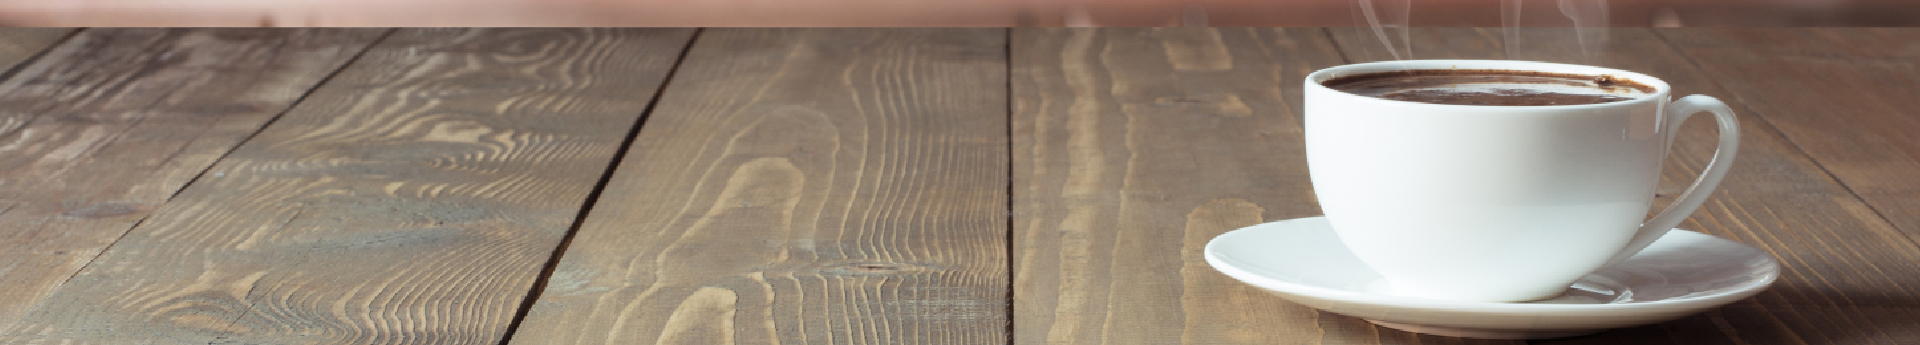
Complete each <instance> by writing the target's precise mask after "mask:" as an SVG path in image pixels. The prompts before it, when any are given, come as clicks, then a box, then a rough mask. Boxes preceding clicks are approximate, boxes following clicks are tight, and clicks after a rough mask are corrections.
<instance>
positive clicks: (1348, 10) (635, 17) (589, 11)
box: [0, 0, 1920, 26]
mask: <svg viewBox="0 0 1920 345" xmlns="http://www.w3.org/2000/svg"><path fill="white" fill-rule="evenodd" d="M1356 1H1363V0H0V25H12V26H1180V25H1187V26H1203V25H1204V26H1353V25H1356V24H1360V25H1364V23H1365V22H1364V20H1356V18H1358V17H1357V16H1356V14H1357V13H1358V12H1359V11H1358V9H1359V6H1357V5H1356V4H1357V3H1356ZM1364 1H1374V4H1376V5H1378V6H1383V7H1391V6H1397V5H1405V6H1406V8H1407V9H1408V10H1410V16H1408V23H1407V24H1408V25H1411V26H1501V15H1500V13H1501V12H1500V10H1501V6H1502V0H1405V1H1402V0H1364ZM1556 1H1560V0H1520V2H1521V3H1522V4H1523V5H1522V6H1521V8H1522V15H1521V16H1520V19H1521V20H1520V25H1521V26H1567V25H1571V24H1572V22H1571V21H1570V20H1568V19H1567V17H1566V16H1565V15H1563V14H1562V13H1560V12H1559V11H1557V10H1556ZM1569 1H1604V2H1605V3H1606V8H1607V9H1608V19H1607V24H1608V25H1610V26H1920V0H1690V1H1689V0H1569Z"/></svg>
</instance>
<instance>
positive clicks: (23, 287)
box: [0, 29, 385, 327]
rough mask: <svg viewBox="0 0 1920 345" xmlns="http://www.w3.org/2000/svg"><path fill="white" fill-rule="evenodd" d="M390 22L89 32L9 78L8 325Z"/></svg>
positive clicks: (0, 195) (5, 50)
mask: <svg viewBox="0 0 1920 345" xmlns="http://www.w3.org/2000/svg"><path fill="white" fill-rule="evenodd" d="M32 32H42V31H32ZM384 32H385V30H252V29H231V30H121V29H97V30H87V31H86V32H84V33H81V34H79V35H78V36H75V37H74V38H73V39H72V40H70V41H68V42H66V44H64V45H61V46H60V47H58V48H57V49H54V50H52V51H49V52H48V53H47V54H46V55H45V56H43V57H42V58H41V59H39V60H38V61H37V62H34V63H32V64H31V65H28V66H24V67H23V68H22V69H21V71H20V72H19V73H18V74H16V75H15V76H14V77H13V78H12V79H10V80H7V81H6V82H5V83H4V84H0V109H4V110H0V205H4V206H0V208H4V211H0V291H4V293H0V327H4V326H5V325H9V324H13V323H14V321H16V320H18V319H19V318H20V316H21V315H22V313H24V312H26V310H27V309H28V308H29V307H31V306H33V305H35V304H38V303H40V302H41V301H42V300H43V299H45V298H46V297H47V296H48V295H49V294H51V293H52V292H53V291H54V289H56V288H57V287H59V286H60V284H62V283H63V282H65V281H66V280H67V279H69V278H70V277H72V276H73V275H74V273H75V272H78V271H79V270H80V269H81V267H84V266H86V265H87V263H88V262H90V261H92V260H93V259H94V257H95V256H97V255H99V254H100V252H101V251H102V250H105V249H106V248H107V247H108V246H111V245H112V244H113V243H114V241H115V240H117V239H119V238H120V237H121V236H122V235H124V234H126V233H127V231H128V230H129V229H131V228H133V226H134V224H137V223H139V222H140V221H141V220H142V219H145V218H147V216H148V215H151V214H152V212H153V210H154V209H155V208H157V207H159V206H160V205H161V204H162V203H165V202H166V201H167V199H169V198H171V197H172V196H173V195H174V193H176V192H178V191H179V190H180V189H181V188H182V187H184V186H186V185H187V184H188V183H189V182H190V181H193V179H194V178H195V177H196V176H199V174H200V173H201V172H203V171H205V170H206V169H207V167H208V166H211V165H213V163H214V161H215V160H217V159H219V158H220V156H221V155H225V154H226V153H227V152H228V151H230V150H232V149H233V148H234V146H236V145H239V144H240V142H241V141H242V140H244V139H245V138H246V137H247V136H249V135H252V134H253V133H255V132H257V131H258V130H259V129H260V127H261V126H263V125H265V124H266V123H267V122H268V121H271V120H272V119H273V117H274V116H276V115H279V114H280V113H281V112H283V111H285V110H286V109H287V108H288V107H291V106H293V104H294V102H296V101H297V100H299V98H300V97H301V95H303V94H305V92H306V91H307V90H308V89H311V88H312V87H314V85H316V84H319V83H320V82H321V81H322V80H323V79H324V78H325V77H326V76H327V75H329V74H330V73H332V72H333V71H335V70H337V69H339V68H340V66H343V65H345V64H346V63H347V61H349V60H350V59H352V58H353V56H354V55H355V54H358V53H359V52H361V51H363V50H365V49H366V47H367V46H369V45H372V44H373V42H374V41H375V40H376V39H378V38H379V37H380V35H382V34H383V33H384ZM22 33H23V32H21V31H16V30H11V29H9V30H0V36H6V35H16V34H22ZM45 33H49V34H52V33H62V32H58V31H48V32H45ZM49 36H51V35H49ZM53 38H56V39H57V38H58V37H53ZM47 42H51V41H47ZM23 47H25V45H23V43H22V44H15V43H8V44H0V56H4V57H6V58H0V60H7V61H19V59H12V57H15V55H13V54H11V53H16V52H25V50H18V51H16V50H13V49H14V48H23ZM27 53H28V54H32V53H35V52H27ZM20 59H24V57H20ZM4 62H5V61H0V63H4Z"/></svg>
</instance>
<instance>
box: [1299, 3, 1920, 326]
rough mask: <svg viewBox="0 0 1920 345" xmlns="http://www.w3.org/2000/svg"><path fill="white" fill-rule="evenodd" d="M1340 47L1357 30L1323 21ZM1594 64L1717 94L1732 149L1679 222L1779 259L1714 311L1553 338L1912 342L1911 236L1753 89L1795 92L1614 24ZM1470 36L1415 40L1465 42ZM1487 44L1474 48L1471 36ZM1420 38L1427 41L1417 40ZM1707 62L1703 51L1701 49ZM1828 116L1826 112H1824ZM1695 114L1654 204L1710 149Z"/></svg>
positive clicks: (1572, 54)
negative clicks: (1744, 292)
mask: <svg viewBox="0 0 1920 345" xmlns="http://www.w3.org/2000/svg"><path fill="white" fill-rule="evenodd" d="M1332 33H1334V36H1335V38H1336V39H1337V41H1338V42H1340V43H1341V46H1342V47H1353V46H1356V45H1359V44H1362V43H1361V42H1362V40H1363V38H1361V37H1358V36H1353V35H1345V34H1341V33H1340V32H1339V31H1338V30H1335V31H1332ZM1500 34H1501V32H1500V31H1499V29H1471V28H1423V29H1417V30H1416V31H1415V33H1414V35H1415V38H1414V42H1416V47H1415V49H1416V50H1415V54H1416V56H1419V57H1421V58H1481V59H1486V58H1500V57H1502V54H1503V53H1502V52H1501V49H1498V47H1499V41H1498V39H1499V37H1500ZM1524 34H1525V35H1527V38H1526V39H1524V40H1523V42H1541V41H1551V40H1554V39H1565V38H1569V37H1573V36H1571V32H1569V31H1566V30H1565V29H1533V30H1527V31H1525V32H1524ZM1610 36H1611V38H1612V43H1611V44H1612V46H1611V47H1610V48H1609V49H1607V50H1605V51H1604V53H1603V54H1600V55H1599V56H1596V57H1593V59H1594V60H1597V64H1599V65H1602V66H1608V67H1616V68H1621V69H1627V70H1633V71H1640V72H1644V73H1647V74H1650V75H1654V76H1657V77H1660V78H1662V79H1664V80H1666V81H1667V82H1668V83H1670V84H1672V85H1673V87H1674V90H1675V91H1676V93H1678V94H1681V95H1686V94H1706V95H1712V96H1718V97H1719V98H1721V99H1722V100H1725V101H1728V102H1729V104H1730V105H1732V106H1733V108H1734V112H1735V113H1737V114H1739V115H1740V116H1741V119H1742V121H1741V134H1742V135H1741V145H1740V153H1739V158H1738V160H1736V161H1735V165H1734V167H1733V170H1732V172H1731V173H1729V174H1728V175H1727V179H1726V181H1724V182H1722V183H1721V185H1720V189H1719V191H1717V192H1716V193H1715V194H1714V195H1713V197H1711V198H1709V199H1707V203H1706V204H1705V205H1704V206H1701V208H1700V210H1699V211H1697V212H1695V213H1694V215H1693V218H1691V219H1690V220H1688V221H1687V222H1686V223H1683V224H1681V226H1680V227H1681V228H1685V229H1696V230H1700V231H1703V232H1707V233H1711V234H1714V235H1717V236H1720V237H1725V238H1729V239H1733V240H1735V241H1739V242H1742V243H1747V244H1750V245H1753V246H1755V247H1758V248H1760V249H1762V250H1765V251H1767V252H1769V253H1772V254H1773V255H1774V256H1776V257H1778V258H1780V259H1781V264H1782V268H1783V273H1782V274H1781V277H1780V281H1778V282H1776V283H1774V286H1773V288H1771V289H1770V290H1768V291H1766V292H1763V293H1762V294H1761V295H1759V296H1757V297H1755V298H1752V299H1748V300H1745V301H1741V302H1739V303H1736V304H1734V305H1733V306H1729V307H1726V308H1723V309H1721V310H1720V311H1717V312H1711V313H1706V314H1702V315H1696V316H1693V317H1690V318H1687V319H1683V320H1678V321H1674V322H1669V323H1664V324H1660V325H1653V326H1645V327H1639V328H1634V329H1627V330H1618V331H1613V332H1608V333H1602V334H1599V335H1595V336H1591V337H1585V338H1580V339H1574V340H1564V341H1559V342H1542V343H1553V344H1618V343H1635V344H1640V343H1646V344H1807V343H1811V344H1907V343H1916V342H1920V327H1914V326H1915V325H1913V323H1914V322H1915V321H1916V320H1920V247H1916V246H1915V245H1914V244H1913V242H1911V241H1908V240H1907V238H1906V237H1905V236H1904V235H1903V234H1902V233H1900V232H1899V231H1898V230H1896V229H1895V228H1894V227H1893V226H1891V225H1890V224H1889V223H1887V222H1886V221H1885V220H1883V219H1881V218H1880V217H1879V216H1877V215H1876V214H1874V212H1873V210H1872V209H1871V208H1869V207H1868V204H1866V203H1864V202H1862V201H1861V199H1859V198H1857V197H1855V196H1854V195H1853V194H1851V193H1849V192H1848V190H1847V189H1846V188H1844V187H1843V186H1842V185H1841V184H1840V183H1838V182H1836V181H1835V180H1833V179H1832V178H1830V177H1829V176H1828V175H1827V173H1826V172H1824V171H1823V170H1822V169H1821V167H1820V165H1818V164H1816V163H1815V162H1814V161H1813V160H1810V159H1809V158H1808V156H1807V155H1805V154H1804V153H1802V152H1801V151H1799V150H1797V149H1796V148H1795V146H1794V145H1792V144H1791V143H1789V142H1788V141H1787V140H1786V139H1785V138H1783V137H1782V136H1781V133H1780V132H1778V131H1776V130H1775V129H1774V128H1775V126H1773V125H1772V124H1771V123H1772V122H1773V121H1772V120H1773V117H1772V116H1771V115H1772V114H1773V113H1775V111H1771V110H1770V109H1767V108H1759V107H1761V106H1768V105H1769V103H1761V102H1749V101H1748V100H1753V99H1756V98H1776V97H1797V96H1791V95H1786V94H1781V93H1780V92H1781V91H1780V90H1773V91H1772V92H1769V93H1764V94H1752V95H1746V96H1741V95H1738V94H1735V93H1732V92H1730V91H1729V90H1730V89H1732V86H1730V85H1731V82H1730V81H1727V80H1721V79H1717V78H1716V77H1714V76H1711V75H1709V74H1708V73H1707V72H1705V71H1702V70H1701V69H1700V68H1698V67H1696V65H1695V64H1694V63H1692V62H1691V61H1689V60H1688V59H1687V57H1686V56H1684V55H1681V53H1680V52H1679V51H1676V50H1674V49H1673V47H1670V46H1669V45H1668V44H1667V43H1666V42H1664V41H1662V40H1661V39H1660V38H1659V37H1658V36H1656V35H1655V34H1654V33H1653V32H1652V31H1651V30H1648V29H1616V30H1612V31H1611V33H1610ZM1474 40H1479V42H1480V43H1478V44H1448V45H1440V44H1432V45H1425V46H1419V45H1418V44H1419V43H1420V42H1441V41H1469V42H1470V41H1474ZM1488 46H1491V47H1495V48H1494V49H1480V48H1473V47H1488ZM1423 47H1424V48H1423ZM1530 53H1533V54H1540V55H1539V56H1544V57H1547V58H1545V59H1543V60H1548V61H1560V62H1580V61H1582V60H1585V59H1588V57H1585V56H1581V55H1578V53H1577V51H1574V50H1565V49H1562V50H1558V51H1554V50H1536V51H1532V52H1530ZM1701 62H1702V63H1704V64H1711V63H1713V62H1712V61H1707V60H1702V61H1701ZM1821 115H1831V112H1826V113H1821ZM1710 122H1711V119H1710V118H1706V117H1704V116H1699V117H1696V118H1695V119H1691V120H1689V125H1688V126H1687V127H1685V128H1682V129H1681V131H1680V134H1679V137H1678V138H1677V139H1676V140H1675V142H1674V146H1673V149H1672V151H1671V153H1670V155H1669V158H1668V160H1667V169H1666V171H1665V175H1664V176H1663V177H1662V180H1663V181H1662V182H1661V196H1660V198H1659V199H1660V200H1659V201H1660V202H1659V203H1660V204H1664V203H1665V202H1667V201H1670V199H1671V198H1672V197H1674V196H1675V194H1678V193H1679V192H1680V191H1681V190H1682V189H1684V188H1685V187H1686V184H1688V183H1691V182H1692V181H1693V179H1694V178H1695V176H1697V174H1698V173H1699V171H1700V170H1699V169H1700V168H1701V167H1704V166H1705V165H1706V164H1707V162H1708V160H1709V159H1710V158H1711V155H1712V152H1713V146H1714V145H1715V144H1716V143H1717V140H1718V138H1719V134H1718V133H1716V131H1715V130H1714V129H1713V127H1712V126H1709V125H1708V124H1709V123H1710Z"/></svg>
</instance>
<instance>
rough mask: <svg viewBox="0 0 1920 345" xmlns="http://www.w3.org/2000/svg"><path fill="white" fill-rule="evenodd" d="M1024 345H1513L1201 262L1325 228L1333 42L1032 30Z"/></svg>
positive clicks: (1220, 33) (1022, 53)
mask: <svg viewBox="0 0 1920 345" xmlns="http://www.w3.org/2000/svg"><path fill="white" fill-rule="evenodd" d="M1012 46H1013V49H1014V51H1013V76H1014V80H1013V94H1014V95H1016V100H1015V103H1014V104H1015V108H1014V121H1013V133H1014V134H1013V137H1014V153H1015V155H1014V176H1013V178H1014V214H1015V219H1014V229H1015V237H1014V241H1015V243H1016V244H1015V247H1014V249H1015V256H1016V257H1015V260H1016V261H1015V265H1014V267H1015V271H1014V272H1015V273H1014V279H1015V282H1014V289H1015V291H1014V297H1015V299H1016V301H1017V303H1016V304H1015V306H1014V309H1015V311H1014V315H1015V316H1014V321H1015V324H1014V336H1015V343H1018V344H1413V343H1420V344H1513V343H1516V342H1508V341H1472V340H1462V339H1454V338H1445V337H1433V336H1417V335H1412V334H1408V333H1405V332H1399V331H1393V330H1386V329H1381V328H1376V327H1374V326H1372V325H1371V324H1369V323H1367V322H1365V321H1363V320H1360V319H1357V318H1352V317H1347V316H1341V315H1336V314H1331V313H1323V312H1319V311H1316V310H1314V309H1312V308H1308V307H1305V306H1301V305H1298V304H1293V303H1291V302H1286V301H1284V300H1281V299H1279V298H1278V297H1274V296H1272V295H1269V294H1267V293H1266V292H1263V291H1261V290H1259V289H1256V288H1253V287H1252V286H1248V285H1245V284H1242V283H1240V282H1238V281H1235V280H1233V279H1232V278H1228V277H1226V276H1225V275H1222V274H1220V273H1219V272H1216V271H1214V270H1213V268H1211V267H1209V266H1208V265H1207V264H1206V262H1205V261H1204V260H1203V259H1202V258H1201V250H1202V248H1203V247H1204V246H1205V245H1206V243H1207V241H1208V240H1211V239H1212V238H1213V237H1214V236H1217V235H1219V234H1221V233H1223V232H1226V231H1229V230H1233V229H1236V228H1239V227H1244V226H1248V225H1253V224H1257V223H1261V222H1266V221H1275V220H1281V219H1290V218H1298V217H1306V216H1313V215H1318V214H1320V210H1319V207H1318V204H1317V203H1316V202H1315V200H1314V197H1313V191H1312V186H1311V185H1310V184H1309V182H1308V179H1307V168H1306V153H1305V151H1304V146H1303V145H1304V144H1303V142H1302V137H1301V134H1302V132H1301V122H1300V121H1301V109H1300V107H1301V101H1300V98H1301V86H1300V85H1301V84H1300V83H1301V80H1303V79H1304V78H1305V77H1306V75H1307V74H1308V73H1310V72H1312V71H1314V70H1316V69H1319V68H1324V67H1329V66H1334V65H1338V64H1341V63H1342V60H1341V58H1340V55H1339V52H1338V51H1337V50H1336V49H1337V48H1336V47H1335V46H1334V45H1333V44H1332V43H1331V42H1330V41H1328V40H1327V38H1326V36H1325V34H1324V33H1323V32H1322V31H1321V30H1318V29H1297V28H1290V29H1272V30H1254V29H1218V30H1215V29H1193V28H1189V29H1103V30H1073V29H1021V30H1016V31H1015V32H1014V41H1013V44H1012Z"/></svg>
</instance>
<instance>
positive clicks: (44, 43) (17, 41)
mask: <svg viewBox="0 0 1920 345" xmlns="http://www.w3.org/2000/svg"><path fill="white" fill-rule="evenodd" d="M74 30H76V29H69V28H0V71H4V70H8V69H12V68H13V67H14V66H17V65H19V64H20V63H22V62H27V60H28V59H32V58H33V56H34V55H36V54H40V52H43V51H46V50H47V49H49V48H53V45H54V44H56V43H60V40H61V39H63V38H66V37H67V35H70V34H72V33H73V31H74Z"/></svg>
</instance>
